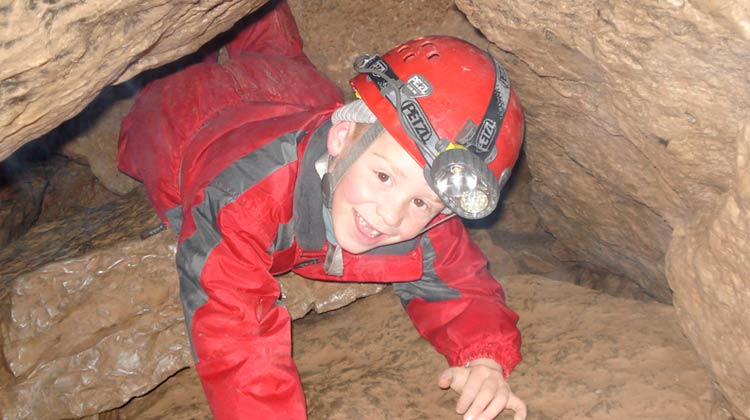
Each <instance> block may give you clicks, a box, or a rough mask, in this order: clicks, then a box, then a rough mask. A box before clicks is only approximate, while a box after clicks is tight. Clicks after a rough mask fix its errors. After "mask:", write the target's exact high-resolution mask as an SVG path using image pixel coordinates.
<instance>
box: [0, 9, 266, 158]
mask: <svg viewBox="0 0 750 420" xmlns="http://www.w3.org/2000/svg"><path fill="white" fill-rule="evenodd" d="M263 3H265V1H264V0H237V1H219V0H207V1H202V2H200V3H196V2H195V1H184V0H183V1H172V2H166V3H165V2H156V1H137V0H128V1H120V2H113V3H112V2H110V3H101V2H94V1H76V0H63V1H44V2H40V1H35V0H34V1H10V2H5V3H4V5H3V6H2V8H0V27H2V28H5V30H3V31H2V32H0V98H2V103H0V160H2V159H5V158H6V157H7V156H8V155H10V153H12V152H13V151H14V150H16V149H17V148H18V147H20V146H21V145H22V144H23V143H25V142H27V141H29V140H31V139H34V138H36V137H38V136H40V135H42V134H44V133H46V132H48V131H50V130H51V129H52V128H54V127H55V126H57V125H58V124H60V123H61V122H63V121H65V120H67V119H68V118H70V117H72V116H74V115H75V114H77V113H78V112H80V111H81V110H82V109H83V108H84V107H85V106H86V104H88V103H89V102H90V101H91V100H92V99H93V98H94V97H95V96H96V95H97V94H98V93H99V91H101V90H102V89H103V88H104V87H105V86H108V85H110V84H114V83H119V82H123V81H126V80H128V79H130V78H131V77H132V76H134V75H136V74H138V73H140V72H142V71H143V70H146V69H150V68H154V67H157V66H159V65H161V64H165V63H168V62H170V61H173V60H175V59H177V58H179V57H182V56H185V55H187V54H188V53H191V52H193V51H195V50H197V49H198V48H199V47H200V46H201V45H203V44H204V43H206V42H207V41H208V40H210V39H211V38H213V37H214V36H216V35H217V34H219V33H221V32H223V31H225V30H227V29H229V28H230V27H231V26H232V24H234V23H235V22H236V21H237V20H239V19H240V18H242V17H243V16H245V15H247V14H249V13H251V12H252V11H254V10H255V9H257V8H258V7H260V6H261V5H262V4H263ZM9 28H12V30H9Z"/></svg>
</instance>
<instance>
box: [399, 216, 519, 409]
mask: <svg viewBox="0 0 750 420" xmlns="http://www.w3.org/2000/svg"><path fill="white" fill-rule="evenodd" d="M421 245H422V251H423V255H424V274H423V277H422V279H421V280H418V281H415V282H409V283H394V289H395V291H396V293H397V294H398V295H399V297H400V298H401V300H402V302H403V304H404V305H405V307H406V310H407V312H408V314H409V316H410V317H411V319H412V321H413V322H414V324H415V326H416V328H417V330H418V331H419V332H420V334H421V335H422V336H423V337H425V338H426V339H427V340H429V341H430V342H431V343H432V345H433V346H434V347H435V349H436V350H437V351H438V352H440V353H441V354H443V355H444V356H445V357H446V359H447V360H448V363H449V365H450V366H452V368H450V369H448V370H447V371H446V372H444V375H445V377H443V378H441V381H440V382H441V386H442V385H445V386H446V387H447V386H450V387H452V388H453V389H456V390H459V391H462V396H461V398H460V399H459V404H458V406H457V411H462V410H463V411H465V410H466V409H467V408H468V407H469V406H470V405H471V404H472V403H475V402H478V404H477V406H482V402H483V400H485V399H487V398H488V396H487V395H486V394H488V393H492V394H493V395H498V393H499V395H500V398H499V400H500V401H498V402H493V404H496V405H497V404H499V403H500V402H501V400H502V398H503V397H502V395H504V394H506V391H507V395H508V396H510V395H512V394H511V393H510V388H509V387H508V385H507V383H506V382H505V378H507V377H508V375H509V374H510V372H511V370H512V369H513V367H514V366H515V365H516V364H517V363H518V362H520V360H521V355H520V347H521V335H520V332H519V331H518V328H517V327H516V323H517V321H518V316H517V315H516V314H515V312H513V311H512V310H510V309H509V308H508V307H507V306H506V305H505V294H504V292H503V290H502V288H501V286H500V284H499V283H498V282H497V281H496V280H495V279H494V278H493V277H492V275H491V274H490V272H489V270H488V269H487V259H486V257H485V256H484V254H483V253H482V252H481V251H480V250H479V248H478V247H477V246H476V245H475V244H474V243H473V242H472V241H471V239H470V238H469V235H468V232H467V231H466V229H465V228H464V227H463V225H462V224H461V222H460V221H459V220H451V221H449V222H446V223H444V224H443V225H442V226H439V227H437V228H435V229H432V230H430V231H428V232H427V234H426V235H424V236H423V238H422V240H421ZM469 363H470V366H468V367H467V364H469ZM492 365H494V366H492ZM480 378H484V379H486V378H489V382H487V383H484V381H483V380H481V379H480ZM478 383H481V384H480V385H477V384H478ZM467 384H468V388H466V387H465V385H467ZM477 386H479V388H477ZM493 387H494V389H493ZM478 400H479V401H478ZM516 400H517V398H515V396H514V398H513V399H510V400H505V401H506V402H508V403H509V404H511V405H508V407H510V408H514V407H515V408H518V410H517V411H516V413H517V414H521V411H525V406H524V407H523V409H522V408H521V406H522V404H523V403H522V402H521V404H520V405H519V404H518V402H520V400H518V401H516ZM493 401H494V397H493ZM488 404H489V403H488ZM484 405H485V406H487V404H484ZM504 407H505V405H503V407H501V408H500V410H501V409H502V408H504ZM489 408H493V409H494V407H489ZM476 410H478V409H475V407H474V406H472V407H471V411H470V412H469V414H475V411H476ZM482 411H483V410H479V412H482ZM498 412H499V411H498ZM524 416H525V415H524ZM475 418H476V417H475ZM490 418H491V417H490ZM520 418H523V416H522V417H520Z"/></svg>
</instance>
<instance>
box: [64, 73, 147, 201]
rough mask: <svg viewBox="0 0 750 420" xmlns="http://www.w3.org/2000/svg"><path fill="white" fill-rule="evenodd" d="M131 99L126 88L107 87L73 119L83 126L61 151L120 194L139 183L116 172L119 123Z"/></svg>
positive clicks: (130, 103)
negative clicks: (84, 164) (84, 165)
mask: <svg viewBox="0 0 750 420" xmlns="http://www.w3.org/2000/svg"><path fill="white" fill-rule="evenodd" d="M133 102H134V98H133V97H132V96H131V95H128V94H127V92H126V89H125V88H122V87H120V88H119V89H118V88H114V87H109V88H106V89H104V90H103V91H102V93H100V94H99V96H97V98H96V99H95V100H94V101H93V102H92V103H91V104H90V105H89V106H88V107H87V108H86V109H85V110H84V111H83V112H82V113H81V114H78V115H77V116H76V118H75V119H76V120H77V121H80V122H82V123H84V124H85V126H84V127H82V128H79V130H80V131H81V133H80V134H78V135H77V136H76V137H75V141H71V142H67V143H66V144H65V145H64V146H63V147H62V150H61V152H62V153H63V154H65V155H67V156H69V157H71V158H72V159H76V160H79V161H81V162H84V163H86V164H87V165H89V167H90V168H91V172H93V174H94V176H96V178H97V179H99V181H100V182H101V183H102V184H103V185H104V186H105V187H106V188H107V189H108V190H110V191H112V192H113V193H115V194H119V195H123V194H127V193H128V192H130V191H132V190H133V189H134V188H135V187H136V186H137V185H138V184H139V183H138V182H137V181H136V180H134V179H132V178H130V177H129V176H127V175H125V174H124V173H122V172H120V171H119V170H118V169H117V139H118V137H119V135H120V121H121V120H122V118H123V117H124V116H125V115H126V114H127V113H128V110H130V107H131V106H132V105H133Z"/></svg>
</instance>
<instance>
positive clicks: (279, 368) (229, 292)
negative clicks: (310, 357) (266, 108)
mask: <svg viewBox="0 0 750 420" xmlns="http://www.w3.org/2000/svg"><path fill="white" fill-rule="evenodd" d="M256 166H262V165H256ZM255 170H257V168H256V169H255ZM284 177H286V178H289V177H290V175H289V174H287V173H286V171H285V170H284V169H280V170H277V171H275V172H274V173H273V174H272V175H270V176H267V177H265V178H263V179H261V180H260V181H258V183H257V184H256V185H254V186H253V187H251V188H250V189H248V192H247V193H245V194H242V195H240V196H239V197H237V196H236V195H235V194H234V193H231V192H227V191H226V190H224V189H223V188H221V182H216V180H215V181H214V182H212V184H211V185H209V186H208V187H206V190H205V191H206V197H205V199H204V201H203V202H202V203H200V204H198V205H196V206H195V207H194V208H193V210H192V211H191V212H190V216H189V218H190V220H188V219H186V225H188V226H187V227H186V226H185V224H184V225H183V229H186V228H187V229H190V227H189V225H190V224H192V223H194V225H195V231H194V232H193V233H192V234H189V235H187V237H185V238H184V240H183V241H182V242H181V243H180V245H179V248H178V256H177V263H178V270H179V274H180V297H181V300H182V302H183V307H184V309H185V316H186V321H187V324H188V327H189V328H188V330H189V335H190V338H191V344H192V347H193V351H194V355H195V357H196V360H197V363H196V369H197V372H198V375H199V377H200V380H201V383H202V385H203V389H204V391H205V394H206V397H207V400H208V402H209V405H210V407H211V411H212V413H213V416H214V418H216V419H217V420H223V419H227V420H228V419H232V420H237V419H254V420H257V419H262V420H271V419H279V420H282V419H284V420H286V419H292V418H293V419H304V418H305V400H304V396H303V394H302V388H301V384H300V380H299V377H298V374H297V370H296V367H295V364H294V361H293V360H292V354H291V334H290V317H289V314H288V312H287V310H286V309H285V308H284V307H283V306H281V305H279V304H278V302H277V299H278V296H279V287H278V284H277V282H276V280H275V279H274V278H273V277H272V276H271V274H270V273H269V267H270V264H271V257H270V255H269V249H271V244H272V243H273V240H274V237H275V234H276V227H277V223H276V222H275V219H276V218H278V217H280V216H279V215H277V214H275V213H277V212H280V211H281V210H279V209H282V208H284V206H282V205H281V204H278V203H274V202H272V201H270V197H268V195H267V194H263V191H264V190H269V189H270V187H271V186H273V185H276V186H277V187H278V186H283V185H285V184H284V182H286V181H287V180H286V179H283V178H284ZM248 182H249V180H248ZM261 208H263V209H265V212H260V211H259V210H260V209H261Z"/></svg>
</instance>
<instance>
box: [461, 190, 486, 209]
mask: <svg viewBox="0 0 750 420" xmlns="http://www.w3.org/2000/svg"><path fill="white" fill-rule="evenodd" d="M460 204H461V209H463V210H464V211H465V212H467V213H471V214H476V213H480V212H482V211H484V209H486V208H487V205H488V204H490V198H489V196H488V195H487V194H486V193H485V192H484V191H482V190H478V189H477V190H472V191H467V192H465V193H464V194H463V195H461V202H460Z"/></svg>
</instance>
